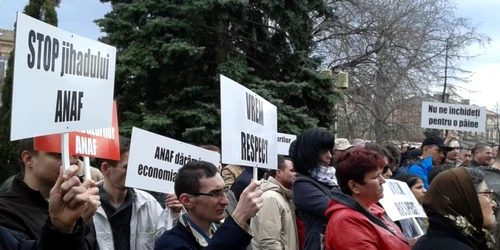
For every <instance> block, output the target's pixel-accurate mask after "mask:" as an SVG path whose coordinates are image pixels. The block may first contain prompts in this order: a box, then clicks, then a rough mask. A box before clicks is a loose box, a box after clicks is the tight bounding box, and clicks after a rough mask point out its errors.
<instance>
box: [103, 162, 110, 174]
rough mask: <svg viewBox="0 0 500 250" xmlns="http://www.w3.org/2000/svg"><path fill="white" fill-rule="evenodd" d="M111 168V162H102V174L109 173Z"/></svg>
mask: <svg viewBox="0 0 500 250" xmlns="http://www.w3.org/2000/svg"><path fill="white" fill-rule="evenodd" d="M109 168H110V166H109V164H108V162H107V161H105V162H103V163H101V172H102V174H108V173H109Z"/></svg>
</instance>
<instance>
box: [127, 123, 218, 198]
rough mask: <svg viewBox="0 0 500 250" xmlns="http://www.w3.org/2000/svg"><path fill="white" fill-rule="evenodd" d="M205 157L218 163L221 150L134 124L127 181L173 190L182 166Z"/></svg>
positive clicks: (144, 187) (159, 190)
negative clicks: (191, 143)
mask: <svg viewBox="0 0 500 250" xmlns="http://www.w3.org/2000/svg"><path fill="white" fill-rule="evenodd" d="M201 160H203V161H208V162H210V163H212V164H214V165H215V166H218V165H219V163H220V154H219V153H217V152H214V151H210V150H206V149H203V148H200V147H196V146H193V145H190V144H187V143H184V142H180V141H177V140H174V139H171V138H168V137H164V136H161V135H157V134H155V133H151V132H148V131H146V130H142V129H139V128H136V127H134V128H132V140H131V142H130V151H129V160H128V166H129V167H128V170H127V177H126V182H125V185H126V186H127V187H135V188H140V189H145V190H151V191H156V192H161V193H173V192H174V182H175V178H176V177H177V173H178V171H179V169H180V168H181V167H182V166H184V165H185V164H187V163H189V162H192V161H201Z"/></svg>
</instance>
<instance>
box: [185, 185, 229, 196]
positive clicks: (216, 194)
mask: <svg viewBox="0 0 500 250" xmlns="http://www.w3.org/2000/svg"><path fill="white" fill-rule="evenodd" d="M228 190H229V188H227V187H225V188H223V189H220V190H215V191H212V192H210V193H188V194H190V195H194V196H200V195H202V196H210V197H220V196H222V195H225V194H226V192H227V191H228Z"/></svg>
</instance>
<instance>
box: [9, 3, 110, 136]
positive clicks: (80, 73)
mask: <svg viewBox="0 0 500 250" xmlns="http://www.w3.org/2000/svg"><path fill="white" fill-rule="evenodd" d="M15 52H16V53H15V58H14V83H13V85H14V86H13V91H12V125H11V135H10V137H11V140H18V139H23V138H30V137H35V136H41V135H48V134H57V133H63V132H71V131H77V130H86V129H95V128H107V127H111V125H112V124H111V118H112V117H113V115H112V114H113V90H114V84H115V60H116V48H114V47H111V46H109V45H106V44H103V43H99V42H96V41H93V40H90V39H87V38H84V37H81V36H78V35H75V34H72V33H70V32H67V31H64V30H61V29H58V28H56V27H54V26H51V25H48V24H46V23H44V22H41V21H39V20H37V19H34V18H32V17H29V16H27V15H25V14H22V13H19V12H18V14H17V27H16V43H15ZM96 62H97V63H96Z"/></svg>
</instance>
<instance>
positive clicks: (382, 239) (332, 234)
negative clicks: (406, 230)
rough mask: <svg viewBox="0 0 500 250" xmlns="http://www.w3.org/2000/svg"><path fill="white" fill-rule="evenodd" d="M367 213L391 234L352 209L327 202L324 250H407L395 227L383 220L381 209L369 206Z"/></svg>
mask: <svg viewBox="0 0 500 250" xmlns="http://www.w3.org/2000/svg"><path fill="white" fill-rule="evenodd" d="M370 211H371V212H372V213H373V214H374V215H375V216H376V217H378V218H380V219H381V220H382V221H383V222H384V224H386V225H387V226H388V227H389V228H392V229H393V230H394V232H395V234H393V233H391V232H390V231H388V230H387V229H385V228H382V227H381V226H379V225H377V224H375V223H373V222H372V221H370V220H369V219H368V218H367V217H366V216H364V215H363V214H361V213H359V212H357V211H355V210H353V209H352V208H349V207H347V206H345V205H343V204H340V203H338V202H336V201H334V200H331V201H330V206H329V208H328V209H327V210H326V217H327V218H328V225H327V227H326V232H325V247H326V250H358V249H363V250H391V249H397V250H410V246H409V245H408V243H407V242H406V240H405V237H404V235H403V233H402V232H401V230H400V229H399V228H398V226H397V225H396V224H394V222H392V221H389V220H386V219H385V218H384V216H383V215H384V214H385V211H384V209H382V208H381V207H379V206H377V205H375V204H373V205H372V206H371V207H370Z"/></svg>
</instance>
